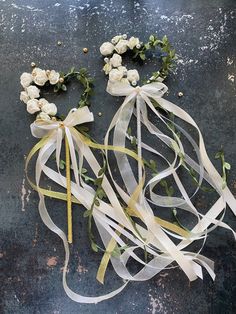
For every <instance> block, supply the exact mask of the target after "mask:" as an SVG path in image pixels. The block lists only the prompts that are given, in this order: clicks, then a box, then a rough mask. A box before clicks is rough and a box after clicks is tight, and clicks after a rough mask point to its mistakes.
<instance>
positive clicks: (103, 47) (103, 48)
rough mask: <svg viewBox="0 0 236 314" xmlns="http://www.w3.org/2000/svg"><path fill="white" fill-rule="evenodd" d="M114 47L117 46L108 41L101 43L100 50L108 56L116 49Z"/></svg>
mask: <svg viewBox="0 0 236 314" xmlns="http://www.w3.org/2000/svg"><path fill="white" fill-rule="evenodd" d="M114 48H115V47H114V45H112V44H111V43H109V42H108V41H107V42H105V43H103V44H102V45H101V47H100V52H101V54H102V55H103V56H108V55H110V54H112V52H113V51H114Z"/></svg>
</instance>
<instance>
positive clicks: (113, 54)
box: [100, 35, 236, 281]
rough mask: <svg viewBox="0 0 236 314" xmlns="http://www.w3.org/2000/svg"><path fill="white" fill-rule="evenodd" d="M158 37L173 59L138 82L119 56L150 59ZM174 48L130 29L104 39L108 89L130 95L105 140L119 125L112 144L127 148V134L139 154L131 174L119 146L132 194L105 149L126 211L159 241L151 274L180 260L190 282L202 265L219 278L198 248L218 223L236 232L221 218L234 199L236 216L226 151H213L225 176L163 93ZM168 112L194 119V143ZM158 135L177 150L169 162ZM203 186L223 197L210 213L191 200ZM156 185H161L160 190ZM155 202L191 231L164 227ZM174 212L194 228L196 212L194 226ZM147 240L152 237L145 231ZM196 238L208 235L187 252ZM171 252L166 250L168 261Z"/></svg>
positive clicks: (122, 172) (118, 159)
mask: <svg viewBox="0 0 236 314" xmlns="http://www.w3.org/2000/svg"><path fill="white" fill-rule="evenodd" d="M151 43H153V44H151ZM154 43H155V44H154ZM156 43H160V47H161V48H163V47H164V46H163V45H164V43H168V44H167V46H165V49H164V50H165V53H167V55H168V57H167V56H165V57H162V60H164V63H165V62H167V59H168V71H167V70H166V71H164V70H162V69H161V70H159V71H157V73H156V74H154V75H153V74H152V75H151V77H150V78H149V80H148V81H147V82H146V84H145V85H143V86H137V83H138V81H139V74H138V71H137V70H135V69H133V70H127V69H126V68H125V67H124V66H123V65H122V57H121V56H120V55H122V54H124V53H125V52H126V51H128V50H131V51H132V52H133V53H134V57H140V58H141V59H145V58H146V55H145V52H146V51H147V50H148V49H149V48H150V47H152V48H153V46H156ZM170 47H171V46H170V44H169V41H168V39H167V38H166V37H164V38H163V39H162V41H159V40H158V39H157V37H155V36H153V35H151V36H150V37H149V42H148V43H147V44H143V43H142V42H140V40H139V39H138V38H136V37H131V38H130V39H127V35H119V36H115V37H113V38H112V40H111V42H105V43H103V44H102V45H101V47H100V52H101V54H102V56H105V59H104V60H105V63H106V64H105V66H104V67H103V70H104V72H105V74H106V75H108V76H109V79H108V84H107V92H108V93H109V94H110V95H112V96H125V99H124V101H123V103H122V104H121V106H120V108H119V109H118V111H117V112H116V114H115V115H114V117H113V119H112V122H111V124H110V126H109V127H108V131H107V133H106V136H105V140H104V145H105V146H107V145H108V144H109V138H110V133H111V131H112V130H114V131H113V141H112V143H111V145H113V146H118V147H122V148H126V145H127V144H126V143H127V139H128V140H130V142H131V145H132V147H133V148H134V150H135V152H137V154H138V160H137V166H138V175H136V174H135V173H134V172H133V168H132V167H131V165H130V163H129V160H128V158H127V156H126V155H125V154H123V153H120V152H119V153H117V152H114V154H115V157H116V162H117V167H118V170H119V173H120V175H121V178H122V180H123V183H124V185H125V187H126V193H127V194H125V195H124V191H123V189H121V186H119V185H118V184H117V182H116V180H115V179H114V177H115V175H116V176H117V172H116V174H115V173H114V172H113V169H114V165H113V167H111V166H110V164H109V161H110V158H109V154H108V150H106V161H107V168H108V170H109V174H110V177H111V179H112V180H113V184H114V186H115V187H116V189H117V192H118V194H119V195H120V197H121V198H122V199H123V200H124V199H127V198H128V199H129V204H132V205H133V206H129V207H128V210H127V211H128V212H129V210H130V207H131V208H135V215H136V217H139V219H141V220H142V221H143V223H144V224H145V225H146V228H147V230H148V235H149V236H151V235H152V237H153V239H155V240H154V242H155V245H156V249H157V251H158V252H159V253H158V254H159V255H158V260H156V259H155V262H154V260H152V263H151V265H152V267H153V269H152V271H150V272H151V273H152V274H157V273H158V272H160V271H161V270H162V269H164V268H166V267H169V266H168V265H169V264H171V263H172V262H173V261H175V262H176V263H177V264H178V266H180V267H181V268H182V270H183V271H184V273H185V274H186V275H187V277H188V278H189V280H190V281H192V280H195V279H196V278H197V277H200V278H202V275H203V274H202V267H204V268H205V269H206V270H207V271H208V273H209V274H210V276H211V277H212V279H213V280H214V278H215V274H214V266H213V262H212V261H211V260H209V259H208V258H206V257H204V256H202V255H201V254H200V252H201V250H202V248H203V246H204V243H205V240H206V238H207V236H208V235H209V233H210V232H211V231H213V230H214V229H215V228H216V227H217V226H220V227H223V228H226V229H229V230H231V231H232V232H233V235H234V237H235V232H234V231H233V230H232V229H231V228H230V227H229V226H228V225H227V224H225V223H224V222H223V221H222V220H223V218H224V214H225V209H226V204H228V205H229V207H230V208H231V210H232V211H233V213H234V215H236V200H235V198H234V196H233V195H232V193H231V192H230V190H229V188H228V187H227V182H226V172H227V170H229V169H230V165H229V163H227V162H225V159H224V154H223V152H222V151H220V152H219V153H217V154H216V158H219V159H221V161H222V170H223V175H222V176H221V175H220V174H219V173H218V171H217V170H216V169H215V167H214V165H213V164H212V162H211V161H210V159H209V157H208V155H207V152H206V149H205V145H204V140H203V136H202V133H201V131H200V129H199V127H198V126H197V124H196V122H195V121H194V120H193V119H192V117H191V116H190V115H189V114H188V113H187V112H185V111H184V110H183V109H181V108H180V107H179V106H177V105H175V104H173V103H171V102H170V101H168V100H166V99H164V98H163V96H164V94H165V93H166V92H167V90H168V87H167V86H166V85H165V84H163V83H162V81H163V79H165V78H166V76H167V74H168V72H169V70H170V69H171V67H172V66H173V64H172V61H173V60H174V59H175V58H176V56H175V52H174V50H171V48H170ZM108 56H109V57H108ZM164 58H167V59H164ZM165 69H166V68H165ZM148 111H150V112H151V113H152V115H154V116H155V117H156V118H157V119H158V127H156V126H155V125H154V124H153V123H152V122H151V121H150V120H149V118H148ZM133 115H134V116H135V118H136V125H137V129H136V132H135V131H134V132H135V133H133V131H132V130H131V128H130V126H129V125H130V120H131V117H132V116H133ZM171 117H176V118H179V119H181V120H183V121H185V122H187V123H188V124H190V125H191V126H192V127H193V128H194V129H195V130H196V131H197V133H198V143H196V141H195V140H194V139H193V138H192V137H191V135H190V134H189V133H188V132H187V131H186V130H184V129H183V128H182V127H180V126H179V125H178V124H176V123H175V122H174V121H173V118H171ZM161 125H162V126H163V127H164V128H165V129H166V133H164V132H163V131H161V130H160V127H161ZM142 127H145V129H146V130H147V131H148V132H149V133H150V139H151V138H153V142H152V143H154V145H153V146H152V145H151V146H150V144H149V145H148V144H147V143H145V141H144V139H143V138H142ZM180 135H181V136H180ZM182 137H185V138H186V139H187V140H188V142H189V144H190V145H191V146H192V148H193V150H194V151H195V153H196V158H195V159H193V158H192V157H190V156H189V155H188V154H187V153H186V151H185V149H184V144H183V142H182V140H181V139H182ZM156 140H159V141H161V142H162V145H163V144H164V145H165V147H166V148H167V149H168V150H169V151H170V152H172V153H171V154H170V156H171V155H172V154H173V153H174V158H173V159H172V160H170V156H168V155H166V154H164V153H162V152H161V151H159V150H158V149H156V147H157V146H158V145H155V141H156ZM149 142H150V141H149ZM146 151H148V152H149V154H150V153H152V155H153V159H152V160H150V161H148V160H147V159H145V156H146ZM157 158H160V159H162V161H164V162H165V164H166V168H165V169H163V170H159V169H158V170H157V162H156V159H157ZM141 161H143V163H144V165H145V168H146V167H148V168H150V169H151V171H152V177H151V178H150V179H146V180H145V178H146V173H145V168H144V167H143V164H142V162H141ZM179 169H185V170H187V173H188V174H189V175H190V176H191V178H192V180H193V183H194V186H195V191H194V192H193V193H192V194H190V195H189V193H188V192H187V190H186V187H185V185H184V183H183V182H182V181H181V178H180V174H179V171H178V170H179ZM170 177H172V180H173V182H174V184H175V186H177V192H178V194H180V196H178V194H177V195H175V194H176V191H174V188H173V186H172V185H171V186H170V185H169V183H168V179H169V178H170ZM203 182H204V184H205V183H207V184H208V185H209V187H205V186H204V185H203ZM200 189H201V190H203V191H208V190H214V191H216V192H217V193H218V194H219V198H218V200H217V201H216V202H215V204H214V205H213V206H212V207H210V208H208V211H207V213H204V212H203V211H202V210H201V209H198V208H197V207H196V205H194V203H193V197H194V196H195V195H196V194H197V192H198V191H199V190H200ZM161 190H164V193H165V195H161V194H158V193H160V191H161ZM156 191H158V193H157V192H156ZM147 192H148V193H147ZM156 207H158V212H159V213H161V211H162V208H164V212H165V213H166V212H167V210H168V208H169V210H170V211H171V212H172V214H173V216H174V217H175V219H176V220H177V221H178V224H179V225H180V226H182V227H183V228H184V229H185V230H186V231H187V235H181V236H179V235H177V234H176V233H173V232H170V230H167V229H166V228H165V227H164V226H163V225H162V226H161V225H160V221H161V220H160V219H159V220H158V219H157V218H155V215H154V213H155V208H156ZM177 210H178V212H182V213H183V214H185V215H190V220H191V227H192V224H193V222H194V221H193V219H192V217H194V216H195V219H197V223H196V224H195V226H194V227H193V228H191V230H189V229H187V228H186V227H185V226H183V224H182V223H181V222H180V221H179V219H178V217H177ZM173 237H174V238H177V239H179V240H181V241H180V242H179V243H178V244H177V245H176V244H175V243H174V242H173V241H172V238H173ZM145 238H148V236H146V237H145ZM197 240H201V241H203V244H202V245H201V249H200V250H199V251H197V252H191V251H189V249H190V248H189V247H188V246H189V245H190V244H191V243H193V242H194V241H197ZM187 247H188V248H187ZM186 248H187V251H186ZM166 256H168V258H167V259H166ZM149 265H150V264H149ZM149 270H150V269H149ZM137 276H138V275H137ZM132 278H134V277H132ZM139 278H140V277H139ZM132 280H134V279H132Z"/></svg>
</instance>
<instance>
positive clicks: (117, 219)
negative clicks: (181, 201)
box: [31, 90, 229, 303]
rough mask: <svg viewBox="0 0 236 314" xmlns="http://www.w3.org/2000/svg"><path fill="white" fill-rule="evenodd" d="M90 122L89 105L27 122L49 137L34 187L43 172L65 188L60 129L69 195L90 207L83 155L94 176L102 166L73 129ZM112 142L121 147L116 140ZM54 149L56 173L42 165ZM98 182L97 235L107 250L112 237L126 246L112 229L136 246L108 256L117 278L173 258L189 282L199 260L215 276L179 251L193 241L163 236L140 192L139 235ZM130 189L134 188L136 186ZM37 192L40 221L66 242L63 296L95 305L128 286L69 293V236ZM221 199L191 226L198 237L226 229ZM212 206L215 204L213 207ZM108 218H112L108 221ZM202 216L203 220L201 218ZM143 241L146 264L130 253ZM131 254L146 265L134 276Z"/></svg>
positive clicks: (143, 274)
mask: <svg viewBox="0 0 236 314" xmlns="http://www.w3.org/2000/svg"><path fill="white" fill-rule="evenodd" d="M132 93H133V91H132ZM135 93H136V90H135ZM133 100H134V99H133V95H132V97H128V103H129V102H130V101H131V103H132V104H134V101H133ZM144 118H145V115H142V119H144ZM139 119H140V118H139ZM89 121H93V116H92V113H90V111H89V110H88V108H87V107H84V108H81V109H78V110H76V111H75V112H73V111H71V112H70V113H69V114H68V116H67V118H66V119H65V120H64V121H63V122H60V121H42V120H38V121H35V123H33V124H32V125H31V130H32V134H33V135H34V136H35V137H38V138H41V137H44V136H46V135H48V142H47V143H46V144H45V145H44V146H43V147H42V148H41V149H40V151H39V156H38V159H37V164H36V184H37V187H38V188H39V182H40V176H41V172H42V171H43V172H44V173H45V174H46V175H47V176H48V177H49V178H50V179H52V180H53V181H54V182H56V183H58V184H60V185H61V186H63V187H65V188H66V178H65V177H64V176H63V175H62V174H61V173H60V169H59V160H60V151H61V145H62V139H63V136H64V133H66V136H67V139H68V143H69V148H70V155H71V161H72V166H73V172H74V178H75V181H76V182H75V183H74V182H71V190H72V194H73V195H74V196H75V197H76V198H77V199H78V200H79V201H80V202H81V203H82V204H83V205H84V206H85V208H87V209H90V207H91V204H92V201H93V197H94V193H95V191H94V190H93V189H92V188H91V187H90V186H88V185H87V184H86V183H85V182H83V180H82V178H81V176H80V173H81V169H82V165H83V159H84V158H85V159H86V160H87V162H88V163H89V165H90V167H91V169H92V171H93V172H94V173H95V175H96V176H97V175H98V171H99V170H100V166H99V164H98V162H97V160H96V158H95V157H94V155H93V153H92V151H91V149H90V148H89V147H88V146H87V145H85V143H84V142H83V141H82V140H81V138H80V135H79V133H78V132H77V131H76V130H75V129H74V126H75V125H78V124H81V123H84V122H89ZM140 122H141V119H140ZM140 122H139V124H140ZM140 131H141V129H140V125H139V134H140ZM140 135H141V134H140ZM177 142H178V144H179V146H180V147H181V143H180V142H179V141H178V139H177ZM116 145H118V146H122V145H119V144H117V143H116ZM144 145H145V144H143V143H141V139H140V147H141V146H144ZM55 150H56V162H57V170H58V171H57V172H56V171H54V170H53V169H50V168H49V167H47V166H46V165H45V164H46V162H47V160H48V159H49V157H50V156H51V154H52V153H53V152H54V151H55ZM75 151H77V152H78V154H79V161H78V163H79V169H78V166H77V158H76V155H75ZM176 155H177V154H176ZM139 156H140V157H141V149H140V148H139ZM125 167H126V165H125ZM128 169H129V168H128ZM141 175H142V169H141V167H139V178H140V176H141ZM131 180H132V179H131ZM115 185H116V188H117V189H118V191H119V193H120V195H121V196H122V198H123V199H124V201H125V202H126V204H128V203H129V200H130V196H129V195H128V194H127V193H125V192H124V191H123V190H122V189H121V188H120V187H119V186H118V185H117V184H115ZM136 185H137V183H136ZM102 186H103V188H104V190H105V191H106V194H107V197H108V199H109V201H110V202H111V205H109V204H107V203H105V202H103V201H101V202H100V206H99V207H96V206H95V208H94V211H93V217H94V220H95V223H96V225H97V228H98V231H99V233H100V236H101V238H102V241H103V243H104V246H105V248H106V247H107V246H108V243H109V242H110V240H111V238H115V240H116V241H117V243H118V244H119V245H120V246H124V245H125V243H124V241H123V240H122V239H121V237H120V236H119V235H117V234H116V233H115V232H114V230H118V231H119V232H120V233H121V234H123V235H124V236H126V237H127V238H128V239H129V240H131V241H132V242H133V243H134V244H135V245H136V246H134V247H130V248H128V249H126V250H125V251H124V253H123V254H122V255H121V256H120V258H119V259H118V258H113V257H111V262H112V264H113V267H114V269H115V271H116V273H117V274H118V275H119V276H120V277H122V278H123V279H126V280H147V279H149V278H151V277H153V276H154V275H155V274H157V273H158V272H160V271H161V270H162V269H164V268H166V267H167V266H168V264H170V263H171V262H173V261H177V263H178V264H179V265H180V266H181V268H182V269H183V270H184V272H185V273H186V274H187V276H188V277H189V279H190V280H194V279H196V278H197V276H198V277H200V278H202V271H201V267H200V266H199V264H200V265H202V266H203V267H205V268H206V269H207V271H208V272H209V274H210V275H211V276H212V277H213V278H214V272H213V263H212V261H210V260H209V259H206V258H205V257H203V256H202V255H200V254H193V253H191V252H184V251H182V252H180V250H181V249H183V248H184V247H186V246H187V245H188V244H190V243H191V241H192V239H183V241H182V242H181V243H180V244H179V245H178V246H176V245H175V244H174V243H173V242H172V241H171V240H170V239H169V237H168V236H167V235H166V232H167V231H166V230H164V231H165V232H164V231H163V230H162V228H160V226H159V225H158V224H157V223H156V222H155V221H154V219H153V214H152V211H151V208H150V207H149V206H148V203H147V202H146V200H145V199H144V198H143V195H140V198H139V201H140V202H143V205H144V206H145V207H146V209H147V211H146V210H145V211H144V210H143V209H142V203H141V204H136V207H137V208H138V209H139V211H140V213H141V215H142V217H143V218H144V221H145V224H146V228H147V229H144V228H143V227H141V226H140V225H138V224H136V227H137V228H138V229H139V232H140V233H141V235H142V237H140V236H139V234H138V233H137V231H136V230H135V229H134V228H133V225H132V224H131V223H130V221H129V220H128V219H127V217H126V215H125V214H124V212H123V209H122V207H121V205H120V203H119V201H118V199H117V197H116V194H115V192H114V190H113V189H112V187H111V185H110V183H109V181H108V180H107V178H106V177H104V180H103V185H102ZM128 186H129V187H130V183H128ZM132 187H133V188H135V184H134V185H133V186H132ZM38 191H39V198H40V203H39V212H40V215H41V218H42V220H43V221H44V223H45V224H46V225H47V226H48V228H49V229H51V230H52V231H53V232H55V233H56V234H58V235H59V236H60V237H61V239H62V240H63V243H64V247H65V253H66V258H65V265H64V269H63V286H64V289H65V291H66V293H67V295H68V296H69V297H70V298H71V299H72V300H74V301H76V302H81V303H97V302H100V301H103V300H106V299H108V298H111V297H113V296H115V295H116V294H118V293H119V292H120V291H122V289H123V288H124V287H125V286H126V285H127V283H128V282H126V283H125V284H123V285H122V286H121V287H120V288H119V289H117V290H114V291H113V292H111V293H109V294H106V295H103V296H100V297H84V296H81V295H79V294H77V293H75V292H73V291H72V290H71V289H70V288H69V287H68V285H67V282H66V270H67V266H68V262H69V247H68V243H67V238H66V235H65V234H64V232H63V231H62V230H60V229H59V228H58V227H57V226H56V225H55V224H54V223H53V221H52V220H51V218H50V216H49V214H48V212H47V209H46V205H45V202H44V196H43V194H42V193H40V190H39V189H38ZM130 191H131V190H130ZM130 194H131V193H130ZM220 200H221V199H219V201H220ZM219 201H218V203H219V204H218V203H216V207H217V209H216V210H214V212H213V213H212V215H211V216H210V217H209V218H208V219H207V215H205V216H204V217H203V219H202V220H200V218H199V223H198V225H199V226H198V227H197V228H195V230H194V232H195V234H196V238H201V237H202V235H203V234H204V232H205V228H206V227H207V226H208V225H209V224H211V223H212V222H214V223H215V224H219V225H222V226H224V227H225V225H223V223H222V222H221V221H218V220H216V218H217V216H218V215H217V214H216V213H217V210H218V211H219V208H221V207H222V204H221V203H220V202H219ZM190 204H191V203H190ZM190 208H191V206H190ZM212 208H214V206H213V207H212ZM193 211H194V210H193ZM220 212H221V210H220ZM214 215H215V216H214ZM110 217H111V218H112V219H110ZM204 219H205V220H207V221H205V222H204ZM120 225H122V226H124V227H125V228H121V227H120ZM228 228H229V227H228ZM170 234H171V235H172V236H176V235H175V234H172V233H170ZM144 236H145V237H146V239H148V240H146V242H144V241H143V237H144ZM144 245H145V246H146V250H147V252H149V253H150V254H153V256H155V257H154V258H153V260H152V261H150V262H149V263H145V262H143V261H142V260H141V259H140V258H139V257H138V256H137V255H136V254H135V253H134V250H135V249H136V248H138V247H139V248H142V249H143V246H144ZM153 247H156V248H157V249H159V250H160V251H161V252H164V253H162V254H159V253H158V252H156V251H155V250H153ZM130 257H132V258H134V259H135V260H137V261H138V262H140V263H141V264H143V265H144V267H143V269H142V270H141V271H139V272H138V273H137V274H136V275H134V276H132V275H131V274H130V273H129V271H128V269H127V267H126V263H127V261H128V259H129V258H130ZM194 260H195V261H196V262H198V264H197V263H195V262H194Z"/></svg>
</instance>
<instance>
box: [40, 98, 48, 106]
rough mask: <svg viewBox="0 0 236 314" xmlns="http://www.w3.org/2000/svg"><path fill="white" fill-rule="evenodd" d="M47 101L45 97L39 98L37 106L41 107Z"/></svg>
mask: <svg viewBox="0 0 236 314" xmlns="http://www.w3.org/2000/svg"><path fill="white" fill-rule="evenodd" d="M47 104H48V101H47V99H45V98H40V99H39V108H42V107H43V106H45V105H47Z"/></svg>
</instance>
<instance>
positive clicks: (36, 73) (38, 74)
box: [32, 68, 48, 86]
mask: <svg viewBox="0 0 236 314" xmlns="http://www.w3.org/2000/svg"><path fill="white" fill-rule="evenodd" d="M32 76H33V80H34V82H35V84H37V85H39V86H43V85H44V84H45V83H46V82H47V81H48V77H47V74H46V71H45V70H41V69H40V68H35V69H34V70H33V71H32Z"/></svg>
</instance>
